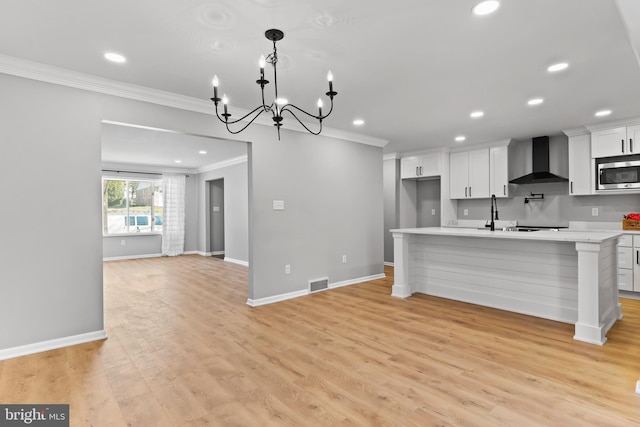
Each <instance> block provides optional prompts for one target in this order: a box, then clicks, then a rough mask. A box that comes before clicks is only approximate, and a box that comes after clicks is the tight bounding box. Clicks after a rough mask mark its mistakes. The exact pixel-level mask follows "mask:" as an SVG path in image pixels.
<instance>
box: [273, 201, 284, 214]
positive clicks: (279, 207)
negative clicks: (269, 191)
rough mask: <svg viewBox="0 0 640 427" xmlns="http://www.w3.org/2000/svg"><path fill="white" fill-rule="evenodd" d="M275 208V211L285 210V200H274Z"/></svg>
mask: <svg viewBox="0 0 640 427" xmlns="http://www.w3.org/2000/svg"><path fill="white" fill-rule="evenodd" d="M273 210H274V211H283V210H284V200H274V201H273Z"/></svg>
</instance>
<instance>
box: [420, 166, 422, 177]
mask: <svg viewBox="0 0 640 427" xmlns="http://www.w3.org/2000/svg"><path fill="white" fill-rule="evenodd" d="M420 176H422V166H420Z"/></svg>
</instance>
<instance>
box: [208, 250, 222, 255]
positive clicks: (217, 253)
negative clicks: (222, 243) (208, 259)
mask: <svg viewBox="0 0 640 427" xmlns="http://www.w3.org/2000/svg"><path fill="white" fill-rule="evenodd" d="M210 253H211V256H213V255H224V251H213V252H210Z"/></svg>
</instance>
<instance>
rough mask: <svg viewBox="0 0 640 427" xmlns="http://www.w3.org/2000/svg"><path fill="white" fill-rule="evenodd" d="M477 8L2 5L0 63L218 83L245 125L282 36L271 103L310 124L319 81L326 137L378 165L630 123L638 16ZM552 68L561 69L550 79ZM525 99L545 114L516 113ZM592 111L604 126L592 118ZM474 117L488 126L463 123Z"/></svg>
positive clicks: (613, 11) (252, 3)
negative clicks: (367, 138)
mask: <svg viewBox="0 0 640 427" xmlns="http://www.w3.org/2000/svg"><path fill="white" fill-rule="evenodd" d="M475 3H476V0H455V1H452V0H395V1H382V0H349V1H344V0H323V1H322V2H320V1H309V0H306V1H303V0H209V1H206V0H203V1H198V0H136V1H130V0H110V1H87V0H57V1H42V0H3V1H2V14H0V53H1V54H5V55H9V56H13V57H17V58H23V59H27V60H31V61H35V62H39V63H44V64H49V65H54V66H57V67H62V68H65V69H69V70H74V71H79V72H82V73H87V74H90V75H95V76H100V77H104V78H109V79H113V80H117V81H122V82H126V83H131V84H136V85H140V86H146V87H149V88H155V89H162V90H165V91H169V92H174V93H178V94H182V95H187V96H191V97H195V98H199V99H208V98H210V97H211V96H212V95H213V94H212V88H211V78H212V76H213V75H214V74H217V75H218V77H219V78H220V82H221V83H220V85H221V89H220V90H221V92H226V93H227V94H228V95H229V96H230V99H231V104H232V105H233V106H235V107H240V108H243V109H252V108H253V107H255V106H256V105H257V103H258V102H259V90H258V86H257V85H256V84H255V80H256V79H257V78H258V67H257V59H258V57H259V56H260V54H265V55H266V54H268V53H269V52H270V49H271V44H270V43H269V41H267V40H266V39H265V38H264V31H265V30H267V29H269V28H279V29H281V30H283V31H284V33H285V38H284V39H283V40H282V41H281V42H279V43H278V52H279V54H280V60H281V62H280V63H279V67H278V77H279V79H278V80H279V89H280V92H281V94H282V95H284V96H286V97H287V98H288V99H289V101H290V102H293V103H295V104H297V105H298V106H300V107H302V108H305V109H309V110H311V111H314V110H315V102H316V100H317V98H318V97H319V96H320V95H321V94H323V93H324V92H326V91H327V87H326V86H327V84H326V80H325V75H326V73H327V71H328V70H329V69H331V70H332V71H333V74H334V76H335V90H336V91H338V93H339V94H338V96H337V98H336V106H335V110H334V113H333V114H332V116H331V117H329V118H328V119H327V120H326V121H325V126H330V127H333V128H337V129H344V130H349V131H355V132H360V133H363V134H367V135H371V136H375V137H380V138H384V139H388V140H389V141H390V143H389V144H388V145H387V146H386V147H385V152H405V151H412V150H419V149H423V148H429V147H435V146H442V145H455V144H456V143H455V142H454V137H455V136H456V135H465V136H466V137H467V141H466V142H465V144H473V143H480V142H488V141H494V140H499V139H504V138H515V139H525V138H530V137H532V136H538V135H546V134H558V133H560V132H561V131H562V130H563V129H569V128H575V127H578V126H581V125H587V124H594V123H598V122H600V121H605V120H606V121H608V120H617V119H623V118H628V117H640V65H639V64H640V63H639V61H638V58H637V57H636V55H635V52H634V43H635V44H636V51H637V47H638V46H640V35H639V34H638V33H639V32H640V31H639V28H638V22H640V7H638V3H640V1H638V0H616V1H614V0H562V1H558V0H535V1H532V0H502V1H501V3H502V5H501V8H500V9H499V10H498V11H497V12H496V13H495V14H493V15H489V16H485V17H477V16H474V15H472V13H471V8H472V6H473V5H474V4H475ZM621 11H622V12H623V14H622V15H621V13H620V12H621ZM626 22H628V23H629V25H626ZM105 51H117V52H120V53H122V54H124V55H125V56H126V57H127V58H128V62H127V63H126V64H124V65H116V64H112V63H108V62H106V61H105V60H104V59H103V58H102V54H103V53H104V52H105ZM558 61H568V62H569V63H570V67H569V68H568V69H567V70H566V71H564V72H562V73H558V74H550V73H548V72H547V71H546V68H547V66H548V65H550V64H552V63H554V62H558ZM267 74H268V75H267V79H269V77H270V75H269V74H270V71H269V70H267ZM533 97H542V98H544V100H545V101H544V103H543V104H542V105H540V106H537V107H529V106H527V104H526V102H527V100H528V99H530V98H533ZM212 108H213V106H212ZM604 108H609V109H611V110H613V114H612V115H611V116H609V117H607V118H603V119H600V118H596V117H594V113H595V112H596V111H597V110H600V109H604ZM477 109H480V110H483V111H484V112H485V116H484V117H483V118H481V119H475V120H474V119H471V118H470V117H469V113H470V112H471V111H474V110H477ZM355 118H362V119H364V120H365V121H366V123H365V125H364V126H363V127H361V128H355V127H354V126H353V125H352V120H353V119H355ZM212 120H214V118H213V117H212ZM285 120H291V119H287V118H285ZM274 132H275V131H274ZM105 140H106V139H105Z"/></svg>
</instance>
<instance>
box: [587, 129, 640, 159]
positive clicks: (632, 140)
mask: <svg viewBox="0 0 640 427" xmlns="http://www.w3.org/2000/svg"><path fill="white" fill-rule="evenodd" d="M638 138H640V125H635V126H621V127H617V128H612V129H603V130H597V131H594V132H592V133H591V157H593V158H599V157H611V156H626V155H629V154H640V140H639V139H638Z"/></svg>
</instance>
